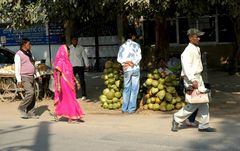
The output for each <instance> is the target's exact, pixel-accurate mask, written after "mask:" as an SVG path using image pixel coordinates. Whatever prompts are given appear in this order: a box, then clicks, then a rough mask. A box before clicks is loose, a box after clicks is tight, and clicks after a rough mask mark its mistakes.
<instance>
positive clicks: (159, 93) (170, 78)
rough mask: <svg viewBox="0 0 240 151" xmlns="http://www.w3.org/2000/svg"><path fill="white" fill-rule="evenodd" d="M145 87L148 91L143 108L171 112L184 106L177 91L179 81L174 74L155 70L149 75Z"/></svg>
mask: <svg viewBox="0 0 240 151" xmlns="http://www.w3.org/2000/svg"><path fill="white" fill-rule="evenodd" d="M143 85H144V87H145V89H146V94H144V100H145V101H144V103H145V104H144V106H143V108H144V109H146V110H154V111H159V110H160V111H171V110H174V109H180V108H181V107H182V106H183V105H184V102H183V101H182V98H181V97H180V96H179V95H178V94H177V91H176V87H177V86H178V85H179V80H178V78H177V77H176V75H174V74H169V75H167V74H166V73H165V72H159V71H158V70H157V69H155V70H153V71H152V72H150V73H148V75H147V80H146V81H145V82H144V84H143Z"/></svg>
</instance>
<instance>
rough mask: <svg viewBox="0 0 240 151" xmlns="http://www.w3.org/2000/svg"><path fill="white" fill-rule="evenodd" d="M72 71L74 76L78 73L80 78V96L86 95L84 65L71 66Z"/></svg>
mask: <svg viewBox="0 0 240 151" xmlns="http://www.w3.org/2000/svg"><path fill="white" fill-rule="evenodd" d="M73 73H74V76H76V74H78V77H79V79H80V84H81V90H82V96H85V97H87V94H86V85H85V78H84V67H80V66H77V67H73Z"/></svg>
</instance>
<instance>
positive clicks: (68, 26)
mask: <svg viewBox="0 0 240 151" xmlns="http://www.w3.org/2000/svg"><path fill="white" fill-rule="evenodd" d="M64 29H65V38H66V44H70V43H71V40H70V39H71V34H72V33H73V31H72V30H73V21H72V20H67V21H65V23H64Z"/></svg>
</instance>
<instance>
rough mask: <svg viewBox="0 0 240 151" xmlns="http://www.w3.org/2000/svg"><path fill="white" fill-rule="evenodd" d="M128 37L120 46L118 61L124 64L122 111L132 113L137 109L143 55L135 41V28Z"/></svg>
mask: <svg viewBox="0 0 240 151" xmlns="http://www.w3.org/2000/svg"><path fill="white" fill-rule="evenodd" d="M127 38H128V39H127V41H126V42H125V43H123V44H122V45H121V46H120V48H119V51H118V57H117V61H118V62H119V63H120V64H121V65H122V66H123V72H124V89H123V103H122V113H125V112H128V113H130V114H131V113H134V112H135V111H136V103H137V95H138V91H139V78H140V66H139V64H140V61H141V59H142V55H141V48H140V45H139V44H138V43H136V42H135V41H134V40H135V39H136V32H135V30H131V31H130V32H129V36H128V37H127Z"/></svg>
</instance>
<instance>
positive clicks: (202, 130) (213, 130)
mask: <svg viewBox="0 0 240 151" xmlns="http://www.w3.org/2000/svg"><path fill="white" fill-rule="evenodd" d="M198 131H199V132H216V129H215V128H211V127H208V128H204V129H198Z"/></svg>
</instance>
